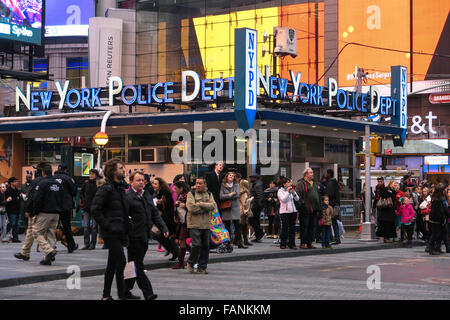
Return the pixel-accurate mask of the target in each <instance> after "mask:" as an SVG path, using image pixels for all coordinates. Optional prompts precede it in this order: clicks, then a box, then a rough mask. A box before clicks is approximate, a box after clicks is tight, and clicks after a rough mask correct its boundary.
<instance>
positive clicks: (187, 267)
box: [186, 263, 195, 273]
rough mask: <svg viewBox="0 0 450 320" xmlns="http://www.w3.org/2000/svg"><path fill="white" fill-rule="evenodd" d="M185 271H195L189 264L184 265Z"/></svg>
mask: <svg viewBox="0 0 450 320" xmlns="http://www.w3.org/2000/svg"><path fill="white" fill-rule="evenodd" d="M186 269H187V271H188V272H189V273H195V269H194V268H193V267H192V265H191V264H190V263H188V264H186Z"/></svg>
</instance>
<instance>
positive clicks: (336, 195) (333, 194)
mask: <svg viewBox="0 0 450 320" xmlns="http://www.w3.org/2000/svg"><path fill="white" fill-rule="evenodd" d="M326 177H327V185H326V189H325V190H326V191H325V193H326V195H328V200H329V201H330V206H331V207H333V210H334V217H333V218H332V219H331V223H332V225H333V231H334V242H333V243H332V244H340V243H341V236H340V233H339V225H338V222H337V221H338V220H340V213H341V209H340V206H341V195H340V191H339V182H338V181H337V180H336V178H334V172H333V170H332V169H328V170H327V175H326Z"/></svg>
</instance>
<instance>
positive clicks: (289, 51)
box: [273, 27, 297, 58]
mask: <svg viewBox="0 0 450 320" xmlns="http://www.w3.org/2000/svg"><path fill="white" fill-rule="evenodd" d="M273 33H274V36H275V48H274V52H273V54H274V55H275V56H277V57H284V56H287V55H290V56H291V57H293V58H295V57H296V56H297V31H296V30H295V29H291V28H287V27H274V28H273Z"/></svg>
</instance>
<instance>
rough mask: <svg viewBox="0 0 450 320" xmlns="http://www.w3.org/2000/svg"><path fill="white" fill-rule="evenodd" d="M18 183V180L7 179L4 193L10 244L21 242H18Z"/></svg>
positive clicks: (13, 178)
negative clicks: (10, 232) (10, 233)
mask: <svg viewBox="0 0 450 320" xmlns="http://www.w3.org/2000/svg"><path fill="white" fill-rule="evenodd" d="M18 183H19V180H17V179H16V178H15V177H11V178H9V179H8V188H7V189H6V192H5V199H6V213H7V214H8V219H9V223H10V224H11V227H12V236H13V239H12V242H21V241H20V240H19V216H20V190H19V188H18V187H17V185H18Z"/></svg>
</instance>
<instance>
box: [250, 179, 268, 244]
mask: <svg viewBox="0 0 450 320" xmlns="http://www.w3.org/2000/svg"><path fill="white" fill-rule="evenodd" d="M250 181H251V182H252V187H251V190H250V194H251V196H252V197H253V201H252V203H251V211H252V213H253V216H252V217H250V218H248V223H249V224H250V225H251V226H252V228H253V230H255V239H254V240H252V241H253V242H261V239H262V238H264V236H265V235H266V233H265V232H264V231H263V230H262V229H261V224H260V223H261V222H260V215H261V211H262V210H263V208H264V207H263V200H264V187H263V183H262V181H261V179H260V175H259V174H256V173H255V174H253V175H251V176H250Z"/></svg>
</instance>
